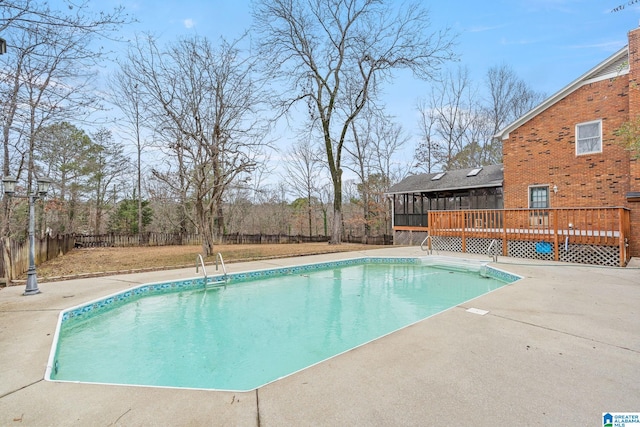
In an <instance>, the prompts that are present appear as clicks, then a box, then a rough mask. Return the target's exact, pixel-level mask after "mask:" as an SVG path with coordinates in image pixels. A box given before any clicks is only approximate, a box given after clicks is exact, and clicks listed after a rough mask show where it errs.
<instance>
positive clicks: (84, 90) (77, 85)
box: [0, 0, 129, 232]
mask: <svg viewBox="0 0 640 427" xmlns="http://www.w3.org/2000/svg"><path fill="white" fill-rule="evenodd" d="M68 6H69V7H68V8H66V10H64V11H57V10H52V9H50V8H49V6H48V4H47V3H46V2H45V3H43V2H37V1H32V0H5V1H3V2H2V4H1V5H0V31H2V36H3V38H6V41H7V50H8V52H7V54H6V55H2V57H0V58H1V59H0V69H2V70H3V71H1V72H0V85H1V87H0V97H1V98H0V105H2V113H3V114H2V118H1V119H0V125H1V126H2V128H3V132H2V136H3V141H2V143H3V173H4V175H5V176H6V175H10V174H11V165H12V161H11V159H12V157H13V156H15V152H16V151H17V152H18V156H17V157H18V158H19V165H18V168H17V175H18V177H20V175H21V172H22V167H23V164H24V163H26V166H27V177H26V178H27V191H30V190H31V181H32V178H33V173H34V172H35V171H34V168H35V163H34V159H33V154H34V143H35V140H36V137H37V133H38V132H39V130H40V129H41V128H42V127H44V126H46V125H48V124H51V123H53V121H60V120H65V119H69V118H72V117H73V118H77V117H78V116H79V115H80V113H83V112H85V111H87V109H91V108H95V106H96V105H98V102H97V98H96V97H95V96H92V95H90V92H91V89H92V88H91V83H92V79H93V77H94V74H95V73H94V72H93V71H92V70H95V65H96V64H98V63H99V62H100V61H101V60H102V59H103V58H104V52H102V51H100V50H94V49H93V47H92V45H91V43H92V41H93V40H95V38H96V37H105V36H108V35H109V34H110V33H112V32H113V31H115V30H117V29H118V28H120V26H121V25H122V24H125V23H127V22H129V18H128V17H127V16H126V15H125V14H124V12H123V9H122V8H116V9H114V11H113V12H111V13H99V14H95V15H94V14H91V13H88V12H87V8H88V2H80V3H75V2H73V3H72V2H68ZM22 144H24V146H22ZM6 206H7V205H6V201H5V223H6V220H7V219H8V210H7V209H6ZM6 231H7V230H6V228H5V232H6Z"/></svg>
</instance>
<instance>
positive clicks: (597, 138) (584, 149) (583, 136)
mask: <svg viewBox="0 0 640 427" xmlns="http://www.w3.org/2000/svg"><path fill="white" fill-rule="evenodd" d="M591 153H602V120H595V121H592V122H586V123H579V124H577V125H576V155H577V156H579V155H581V154H591Z"/></svg>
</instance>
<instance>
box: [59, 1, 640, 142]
mask: <svg viewBox="0 0 640 427" xmlns="http://www.w3.org/2000/svg"><path fill="white" fill-rule="evenodd" d="M54 1H55V0H54ZM92 1H94V2H95V7H97V8H108V7H111V6H114V5H118V4H122V5H124V6H125V8H126V9H127V11H128V12H130V13H131V14H132V15H133V16H134V17H135V18H137V19H138V21H139V22H138V23H136V24H133V25H131V26H129V27H127V28H125V29H123V35H124V36H125V37H129V34H130V35H131V37H132V35H133V33H134V32H136V31H145V32H152V33H154V34H155V35H157V36H160V37H161V40H162V41H164V42H169V41H171V40H172V39H175V38H176V37H179V36H181V35H188V34H190V33H197V34H199V35H201V36H207V37H209V38H210V39H211V40H212V41H215V40H216V39H218V38H219V37H220V36H224V37H225V38H226V39H228V40H233V39H235V38H237V37H238V36H239V35H240V34H242V33H243V31H244V30H245V29H248V28H249V27H250V25H251V16H250V0H182V1H180V2H176V1H172V0H133V1H128V0H125V1H122V0H106V1H105V0H103V1H98V0H92ZM634 2H635V3H634ZM399 3H400V2H399ZM630 3H631V4H630ZM425 5H426V6H427V7H428V8H429V10H430V15H431V20H432V27H433V28H434V29H439V28H444V27H450V28H451V29H452V31H453V32H454V33H456V34H458V45H457V47H456V52H457V54H458V55H459V58H460V61H459V63H460V64H462V65H465V66H467V67H468V69H469V71H470V73H471V77H472V79H473V80H474V82H475V83H476V84H481V83H482V82H483V80H484V77H485V75H486V72H487V70H488V69H489V68H490V67H492V66H495V65H501V64H507V65H509V66H511V67H512V68H513V69H514V71H515V72H516V74H517V75H518V76H519V77H521V78H522V79H524V80H525V81H526V82H527V83H528V84H529V85H530V87H531V88H532V89H534V90H536V91H539V92H543V93H545V94H546V95H548V96H550V95H552V94H553V93H555V92H557V91H558V90H560V89H562V88H563V87H564V86H565V85H567V84H569V83H571V82H572V81H573V80H575V79H576V78H578V77H580V76H581V75H582V74H584V73H585V72H587V71H588V70H589V69H591V68H592V67H594V66H596V65H597V64H598V63H599V62H601V61H603V60H604V59H606V58H607V57H609V56H610V55H611V54H613V53H614V52H616V51H617V50H619V49H620V48H622V47H623V46H625V45H626V44H627V32H628V31H629V30H631V29H634V28H636V27H638V26H639V24H640V1H638V0H591V1H579V0H510V1H491V2H481V1H477V0H460V1H431V2H425ZM620 6H624V8H623V9H622V10H620V11H618V12H612V10H613V9H615V8H617V7H620ZM452 66H455V64H453V65H452ZM385 92H386V95H385V103H386V105H387V107H388V111H389V114H391V115H393V116H395V117H396V120H397V121H398V122H400V123H401V124H402V126H403V128H404V129H405V131H406V132H407V133H408V134H410V135H411V142H410V143H409V144H408V145H409V147H408V150H409V151H410V150H411V149H412V148H413V147H414V146H415V144H416V143H417V141H418V139H419V136H418V128H417V112H416V109H415V105H416V103H417V100H418V99H419V98H421V97H426V96H427V95H428V92H429V83H426V82H421V81H417V80H414V79H413V78H412V77H411V76H410V75H409V74H408V73H403V74H400V75H399V76H398V78H397V79H396V81H395V82H394V83H393V84H392V85H390V86H389V87H388V88H387V90H386V91H385Z"/></svg>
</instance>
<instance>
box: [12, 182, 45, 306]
mask: <svg viewBox="0 0 640 427" xmlns="http://www.w3.org/2000/svg"><path fill="white" fill-rule="evenodd" d="M17 181H18V180H17V179H15V178H12V177H8V176H5V177H4V178H3V179H2V183H3V184H4V193H5V194H6V195H7V196H9V197H20V198H27V199H29V269H28V270H27V287H26V288H25V291H24V295H35V294H39V293H40V289H38V276H37V275H36V242H35V236H34V234H35V228H36V215H35V208H34V206H35V202H36V200H38V199H39V198H42V197H44V196H46V195H47V192H48V191H49V185H51V181H50V180H48V179H46V178H38V179H37V184H36V189H35V191H33V192H32V193H31V194H29V195H27V196H16V194H15V193H16V182H17Z"/></svg>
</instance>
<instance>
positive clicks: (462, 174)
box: [386, 164, 504, 194]
mask: <svg viewBox="0 0 640 427" xmlns="http://www.w3.org/2000/svg"><path fill="white" fill-rule="evenodd" d="M476 169H479V168H467V169H457V170H452V171H447V172H445V173H444V175H442V177H440V178H437V175H439V174H441V173H442V172H438V173H423V174H420V175H411V176H408V177H406V178H405V179H403V180H402V181H400V182H399V183H397V184H395V185H392V186H391V188H389V191H387V193H386V194H399V193H430V192H436V191H451V190H464V189H471V188H487V187H501V186H502V179H503V175H504V174H503V169H502V165H501V164H500V165H489V166H483V167H482V169H481V170H480V171H479V172H478V173H477V174H476V175H471V172H472V171H474V172H475V170H476ZM434 178H437V179H434Z"/></svg>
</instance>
